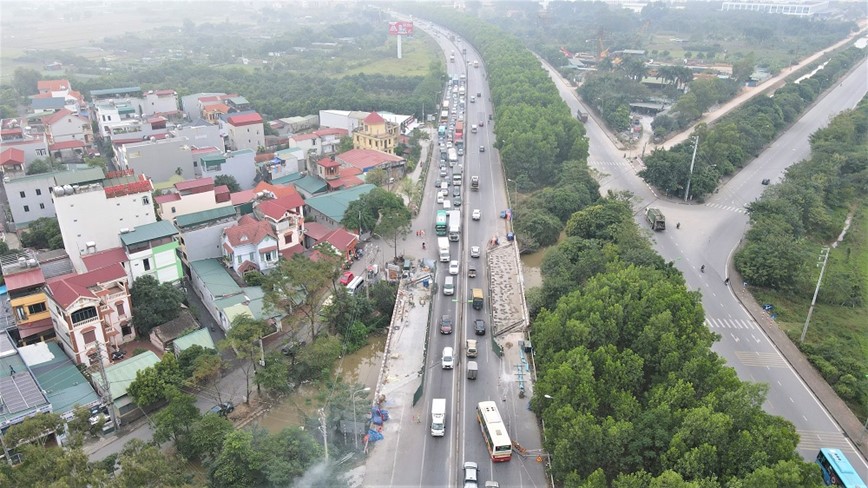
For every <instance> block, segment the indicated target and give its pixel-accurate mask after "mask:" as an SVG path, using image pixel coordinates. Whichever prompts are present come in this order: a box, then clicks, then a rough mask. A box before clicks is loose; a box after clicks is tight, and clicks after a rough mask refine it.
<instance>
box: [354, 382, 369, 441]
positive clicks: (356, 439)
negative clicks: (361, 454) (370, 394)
mask: <svg viewBox="0 0 868 488" xmlns="http://www.w3.org/2000/svg"><path fill="white" fill-rule="evenodd" d="M363 391H371V388H370V387H369V386H366V387H364V388H362V389H361V390H356V391H354V392H353V394H352V395H350V397H351V398H352V400H353V445H354V446H355V448H356V449H358V448H359V436H358V435H357V432H356V393H361V392H363Z"/></svg>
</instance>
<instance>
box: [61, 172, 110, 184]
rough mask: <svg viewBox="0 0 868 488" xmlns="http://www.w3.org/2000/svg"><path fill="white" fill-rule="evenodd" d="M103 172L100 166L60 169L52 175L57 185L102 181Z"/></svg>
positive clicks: (103, 177)
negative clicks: (70, 169) (73, 169)
mask: <svg viewBox="0 0 868 488" xmlns="http://www.w3.org/2000/svg"><path fill="white" fill-rule="evenodd" d="M104 179H105V173H104V172H103V170H102V168H87V169H80V170H77V171H61V172H59V173H57V174H56V175H55V176H54V181H55V182H57V184H58V185H80V184H82V183H102V180H104Z"/></svg>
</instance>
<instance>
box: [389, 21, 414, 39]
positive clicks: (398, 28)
mask: <svg viewBox="0 0 868 488" xmlns="http://www.w3.org/2000/svg"><path fill="white" fill-rule="evenodd" d="M389 35H390V36H412V35H413V23H412V22H409V21H406V20H400V21H398V22H389Z"/></svg>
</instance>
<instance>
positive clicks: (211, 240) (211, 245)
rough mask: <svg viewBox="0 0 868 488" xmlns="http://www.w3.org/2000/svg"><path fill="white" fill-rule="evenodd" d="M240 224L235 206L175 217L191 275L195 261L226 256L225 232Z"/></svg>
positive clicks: (181, 246)
mask: <svg viewBox="0 0 868 488" xmlns="http://www.w3.org/2000/svg"><path fill="white" fill-rule="evenodd" d="M237 222H238V217H237V214H236V210H235V207H234V206H231V205H230V206H228V207H218V208H212V209H210V210H202V211H200V212H193V213H189V214H186V215H179V216H178V217H175V226H176V227H177V228H178V232H179V234H180V235H179V244H180V247H179V252H180V254H181V264H182V266H183V267H184V273H185V274H186V275H187V276H190V263H192V262H193V261H199V260H203V259H216V258H222V257H223V245H222V244H223V230H224V229H226V228H227V227H232V226H234V225H235V224H236V223H237Z"/></svg>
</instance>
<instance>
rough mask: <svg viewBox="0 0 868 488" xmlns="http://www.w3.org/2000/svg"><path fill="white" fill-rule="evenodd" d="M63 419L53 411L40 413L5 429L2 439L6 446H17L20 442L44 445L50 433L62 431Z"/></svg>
mask: <svg viewBox="0 0 868 488" xmlns="http://www.w3.org/2000/svg"><path fill="white" fill-rule="evenodd" d="M63 423H64V422H63V419H61V418H60V415H57V414H54V413H42V414H39V415H36V416H33V417H30V418H28V419H26V420H25V421H24V422H21V423H20V424H15V425H12V426H10V427H9V428H8V429H6V433H5V434H4V436H3V437H4V441H5V443H6V446H7V447H8V448H13V449H14V448H17V447H18V446H19V445H20V444H22V443H33V444H35V445H38V446H39V447H44V446H45V442H46V441H47V440H48V439H49V438H50V437H51V435H52V434H54V433H56V432H59V431H62V429H63Z"/></svg>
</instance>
